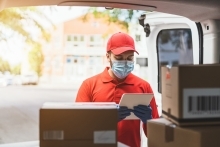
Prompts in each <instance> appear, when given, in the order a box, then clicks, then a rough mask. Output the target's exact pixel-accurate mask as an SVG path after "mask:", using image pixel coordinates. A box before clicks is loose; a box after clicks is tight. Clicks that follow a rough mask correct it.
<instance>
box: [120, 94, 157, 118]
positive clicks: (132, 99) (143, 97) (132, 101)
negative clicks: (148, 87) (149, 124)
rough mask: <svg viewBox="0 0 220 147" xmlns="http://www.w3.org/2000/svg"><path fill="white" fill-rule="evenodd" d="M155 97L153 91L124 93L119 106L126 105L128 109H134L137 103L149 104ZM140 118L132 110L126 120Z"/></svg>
mask: <svg viewBox="0 0 220 147" xmlns="http://www.w3.org/2000/svg"><path fill="white" fill-rule="evenodd" d="M153 97H154V94H153V93H124V94H123V95H122V97H121V100H120V102H119V106H126V107H128V109H133V108H134V106H137V105H146V106H148V105H149V104H150V102H151V99H152V98H153ZM132 119H139V118H138V117H137V116H135V115H134V113H133V112H131V115H129V116H128V117H126V118H125V120H132Z"/></svg>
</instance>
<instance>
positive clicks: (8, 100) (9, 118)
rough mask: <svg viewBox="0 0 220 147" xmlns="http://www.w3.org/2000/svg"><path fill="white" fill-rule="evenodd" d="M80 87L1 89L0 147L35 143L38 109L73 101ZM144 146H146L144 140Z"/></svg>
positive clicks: (57, 86)
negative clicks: (56, 103) (17, 143)
mask: <svg viewBox="0 0 220 147" xmlns="http://www.w3.org/2000/svg"><path fill="white" fill-rule="evenodd" d="M80 84H81V83H80V82H78V83H75V84H71V83H69V84H65V85H60V84H59V83H57V84H53V85H51V84H44V83H41V84H40V85H38V86H9V87H2V88H0V146H1V145H3V144H6V143H16V142H26V141H36V140H38V139H39V130H38V129H39V109H40V107H41V106H42V104H43V103H44V102H48V101H49V102H73V101H74V100H75V96H76V93H77V90H78V88H79V86H80ZM160 106H161V105H159V107H160ZM159 109H161V108H159ZM143 145H144V146H146V139H144V143H143ZM12 146H13V144H12ZM10 147H11V146H10ZM21 147H23V146H21ZM25 147H26V146H25ZM28 147H29V146H28ZM30 147H35V146H33V145H30Z"/></svg>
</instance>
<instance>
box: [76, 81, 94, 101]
mask: <svg viewBox="0 0 220 147" xmlns="http://www.w3.org/2000/svg"><path fill="white" fill-rule="evenodd" d="M91 95H92V94H91V90H90V88H89V85H88V84H87V82H85V81H84V82H83V83H82V85H81V86H80V88H79V90H78V93H77V96H76V100H75V101H76V102H92V97H91Z"/></svg>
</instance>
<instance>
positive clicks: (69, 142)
mask: <svg viewBox="0 0 220 147" xmlns="http://www.w3.org/2000/svg"><path fill="white" fill-rule="evenodd" d="M117 122H118V115H117V106H116V104H115V103H45V104H44V105H43V107H42V108H41V109H40V147H117Z"/></svg>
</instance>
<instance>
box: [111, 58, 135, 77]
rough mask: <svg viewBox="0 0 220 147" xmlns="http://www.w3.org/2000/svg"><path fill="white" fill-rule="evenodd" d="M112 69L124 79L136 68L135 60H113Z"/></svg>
mask: <svg viewBox="0 0 220 147" xmlns="http://www.w3.org/2000/svg"><path fill="white" fill-rule="evenodd" d="M111 68H112V71H113V73H114V74H115V75H116V76H117V77H118V78H119V79H124V78H125V77H127V75H128V74H129V73H131V72H132V71H133V69H134V62H133V61H126V60H122V61H118V60H114V61H112V67H111Z"/></svg>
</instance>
